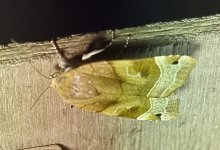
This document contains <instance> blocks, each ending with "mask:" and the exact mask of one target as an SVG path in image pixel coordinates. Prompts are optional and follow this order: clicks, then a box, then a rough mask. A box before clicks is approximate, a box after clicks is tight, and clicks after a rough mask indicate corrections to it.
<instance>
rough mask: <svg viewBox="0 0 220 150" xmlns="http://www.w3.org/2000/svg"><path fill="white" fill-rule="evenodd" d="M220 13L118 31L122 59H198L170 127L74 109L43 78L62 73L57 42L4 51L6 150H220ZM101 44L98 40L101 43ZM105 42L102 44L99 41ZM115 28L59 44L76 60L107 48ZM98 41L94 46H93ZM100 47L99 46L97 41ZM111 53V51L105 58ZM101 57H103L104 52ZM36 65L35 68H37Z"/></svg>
mask: <svg viewBox="0 0 220 150" xmlns="http://www.w3.org/2000/svg"><path fill="white" fill-rule="evenodd" d="M219 31H220V16H210V17H206V18H198V19H189V20H184V21H180V22H171V23H157V24H152V25H147V26H144V27H138V28H127V29H122V30H116V31H115V35H116V38H115V41H114V42H115V43H114V45H113V47H116V48H117V47H120V46H123V44H124V42H125V41H126V38H127V36H128V35H130V43H129V45H128V48H127V49H125V50H123V51H120V56H118V54H119V52H118V53H113V52H114V50H112V49H113V48H110V49H109V50H108V51H110V53H112V54H113V55H114V57H115V56H117V57H116V58H121V57H125V58H130V57H149V56H155V55H169V54H173V53H174V54H181V55H182V54H185V55H190V56H192V57H194V58H196V59H197V60H198V63H197V66H196V68H195V69H194V70H193V72H192V73H191V75H190V79H189V80H188V82H187V83H186V85H185V86H184V87H183V88H181V89H180V90H178V92H177V95H178V97H180V98H181V113H182V114H181V116H180V117H179V118H178V119H175V120H171V121H165V122H162V121H161V122H150V121H137V120H132V119H125V118H116V117H109V116H104V115H100V114H96V113H90V112H85V111H82V110H79V109H77V108H71V106H69V105H68V104H66V103H64V101H63V100H62V99H61V98H60V97H59V96H58V95H57V94H56V93H55V91H54V90H53V89H49V90H48V91H46V92H45V94H44V95H43V96H41V97H40V99H39V102H38V103H37V104H36V105H35V106H34V107H33V109H32V110H31V111H30V107H31V105H32V104H33V102H34V101H35V100H36V99H37V97H38V96H39V95H40V94H41V93H42V92H43V91H44V89H46V88H47V87H48V86H50V80H48V79H46V78H44V77H42V76H40V75H39V74H38V73H37V72H36V71H35V70H34V69H33V66H35V67H36V68H37V69H38V70H39V71H40V72H41V73H42V74H45V75H48V76H49V75H50V74H52V73H54V72H55V68H54V66H55V65H56V64H57V59H58V56H59V55H58V54H57V53H56V50H55V49H54V48H53V46H52V45H51V44H50V42H49V41H48V42H47V41H46V42H39V43H25V44H19V43H14V44H11V45H8V46H5V47H1V48H0V51H1V53H0V79H1V80H0V88H1V90H0V98H1V101H0V149H3V150H15V149H22V148H23V149H24V148H27V147H37V146H41V145H50V144H62V145H64V146H65V148H63V149H70V150H145V149H149V150H185V149H193V150H207V149H209V150H217V149H218V148H219V147H220V143H219V138H220V130H219V129H220V121H219V119H220V113H219V112H220V103H219V99H220V94H219V91H220V86H219V85H220V84H219V83H220V65H219V64H220V59H219V58H220V53H219V47H220V32H219ZM94 39H95V40H94ZM97 39H100V40H101V41H102V42H100V43H99V42H97V41H98V40H97ZM110 40H111V32H110V31H102V32H100V33H95V34H87V35H75V36H70V37H66V38H60V39H58V41H57V42H58V45H59V46H60V47H61V48H63V49H64V51H65V52H66V53H71V56H78V55H81V54H82V53H85V52H86V51H90V50H91V48H92V49H94V48H102V47H103V46H104V45H105V44H106V43H108V42H109V41H110ZM91 43H93V44H91ZM94 43H95V44H94ZM103 55H104V54H103ZM99 58H102V57H101V55H100V56H99ZM31 64H32V65H31Z"/></svg>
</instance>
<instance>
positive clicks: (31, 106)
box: [30, 86, 51, 111]
mask: <svg viewBox="0 0 220 150" xmlns="http://www.w3.org/2000/svg"><path fill="white" fill-rule="evenodd" d="M49 88H51V87H50V86H49V87H47V88H46V89H45V90H44V91H43V92H42V93H41V94H40V95H39V96H38V98H37V99H36V101H35V102H34V103H33V104H32V106H31V107H30V111H31V110H32V108H33V107H34V105H35V104H36V103H37V102H38V100H39V99H40V97H41V96H42V95H43V94H44V93H45V92H46V91H47V90H48V89H49Z"/></svg>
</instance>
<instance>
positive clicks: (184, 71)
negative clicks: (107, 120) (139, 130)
mask: <svg viewBox="0 0 220 150" xmlns="http://www.w3.org/2000/svg"><path fill="white" fill-rule="evenodd" d="M195 64H196V60H195V59H194V58H192V57H190V56H179V55H171V56H159V57H154V58H146V59H134V60H114V61H100V62H94V63H89V64H85V65H82V66H79V67H77V68H75V69H70V70H68V71H66V72H63V73H61V74H59V75H58V76H57V77H56V78H53V79H52V84H51V86H52V87H53V88H54V89H55V91H56V92H57V93H58V94H59V95H60V96H61V97H62V98H63V99H64V100H65V101H66V102H68V103H70V104H71V105H74V106H75V107H78V108H80V109H83V110H88V111H92V112H97V113H100V114H105V115H110V116H117V117H125V118H133V119H138V120H170V119H172V118H176V117H177V116H178V113H179V99H178V98H176V97H175V96H174V92H175V91H176V90H177V89H178V88H179V87H181V86H183V85H184V83H185V81H186V79H187V78H188V76H189V74H190V72H191V70H192V69H193V67H194V66H195Z"/></svg>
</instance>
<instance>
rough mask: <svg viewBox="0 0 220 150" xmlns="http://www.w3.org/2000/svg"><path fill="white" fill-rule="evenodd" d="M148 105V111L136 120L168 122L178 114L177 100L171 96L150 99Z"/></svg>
mask: <svg viewBox="0 0 220 150" xmlns="http://www.w3.org/2000/svg"><path fill="white" fill-rule="evenodd" d="M150 104H151V107H150V109H149V110H148V111H147V112H145V113H143V114H142V115H140V116H139V117H138V118H137V119H138V120H152V121H154V120H170V119H173V118H176V117H177V116H178V114H179V99H177V98H175V97H173V96H170V97H166V98H150Z"/></svg>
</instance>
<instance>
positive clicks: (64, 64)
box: [51, 39, 73, 71]
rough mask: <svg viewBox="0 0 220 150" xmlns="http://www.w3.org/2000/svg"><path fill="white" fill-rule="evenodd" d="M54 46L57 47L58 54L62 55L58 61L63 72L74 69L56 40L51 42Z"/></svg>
mask: <svg viewBox="0 0 220 150" xmlns="http://www.w3.org/2000/svg"><path fill="white" fill-rule="evenodd" d="M51 43H52V45H53V46H54V47H55V49H56V50H57V52H58V53H59V54H60V56H61V57H60V58H59V60H58V66H59V68H61V69H62V71H68V70H70V69H71V68H72V66H73V65H72V64H71V62H70V60H69V59H68V58H67V57H66V56H65V54H64V51H63V49H61V48H59V46H58V44H57V42H56V39H52V41H51Z"/></svg>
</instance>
